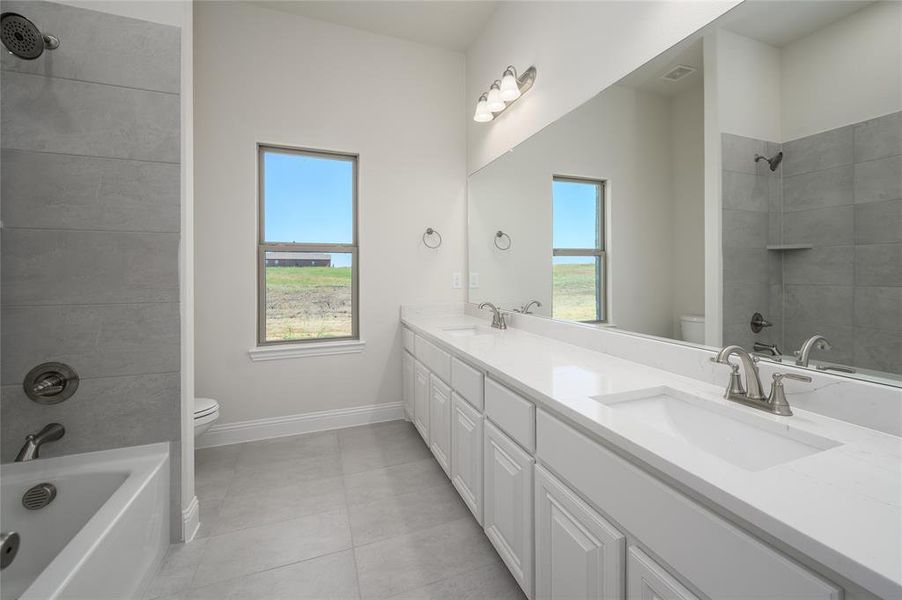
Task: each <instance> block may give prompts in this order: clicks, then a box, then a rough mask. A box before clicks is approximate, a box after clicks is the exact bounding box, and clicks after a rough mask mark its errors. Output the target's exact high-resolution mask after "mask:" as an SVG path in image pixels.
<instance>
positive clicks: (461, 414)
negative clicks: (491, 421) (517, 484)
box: [451, 393, 483, 525]
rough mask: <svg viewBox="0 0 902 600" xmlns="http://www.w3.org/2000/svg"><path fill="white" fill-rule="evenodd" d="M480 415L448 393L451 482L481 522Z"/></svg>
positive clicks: (466, 403)
mask: <svg viewBox="0 0 902 600" xmlns="http://www.w3.org/2000/svg"><path fill="white" fill-rule="evenodd" d="M482 444H483V442H482V415H481V414H479V412H478V411H477V410H476V409H475V408H473V407H472V406H470V404H469V403H468V402H467V401H466V400H464V399H463V398H461V397H460V396H458V395H457V394H456V393H452V394H451V482H452V483H453V484H454V487H455V488H457V492H458V493H459V494H460V496H461V498H463V500H464V502H465V503H466V505H467V507H469V509H470V512H472V513H473V516H474V517H476V520H477V521H478V522H479V524H480V525H482Z"/></svg>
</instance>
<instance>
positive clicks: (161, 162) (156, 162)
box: [0, 146, 182, 167]
mask: <svg viewBox="0 0 902 600" xmlns="http://www.w3.org/2000/svg"><path fill="white" fill-rule="evenodd" d="M0 152H28V153H31V154H49V155H51V156H71V157H74V158H90V159H94V160H124V161H126V162H133V163H148V164H153V165H170V166H176V167H179V166H181V164H182V161H181V160H178V161H170V160H154V159H151V158H128V157H123V156H102V155H100V154H77V153H75V152H59V151H54V150H36V149H34V148H16V147H14V146H2V147H0Z"/></svg>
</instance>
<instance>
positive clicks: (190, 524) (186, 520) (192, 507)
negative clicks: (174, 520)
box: [182, 496, 200, 542]
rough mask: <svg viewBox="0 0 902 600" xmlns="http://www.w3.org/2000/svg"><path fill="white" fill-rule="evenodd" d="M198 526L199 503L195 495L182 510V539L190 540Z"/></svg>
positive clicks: (195, 533)
mask: <svg viewBox="0 0 902 600" xmlns="http://www.w3.org/2000/svg"><path fill="white" fill-rule="evenodd" d="M199 528H200V503H199V502H198V501H197V496H195V497H194V498H192V499H191V503H190V504H188V508H186V509H184V510H183V511H182V540H183V541H185V542H190V541H191V540H193V539H194V536H196V535H197V530H198V529H199Z"/></svg>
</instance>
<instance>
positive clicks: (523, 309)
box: [514, 300, 542, 315]
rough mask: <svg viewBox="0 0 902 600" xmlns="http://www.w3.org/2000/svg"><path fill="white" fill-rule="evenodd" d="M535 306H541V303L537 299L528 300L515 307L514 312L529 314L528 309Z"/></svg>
mask: <svg viewBox="0 0 902 600" xmlns="http://www.w3.org/2000/svg"><path fill="white" fill-rule="evenodd" d="M533 306H535V307H536V308H542V303H541V302H539V301H538V300H530V301H529V302H527V303H526V304H524V305H523V306H521V307H520V308H515V309H514V312H518V313H523V314H524V315H531V314H532V313H531V312H530V309H531V308H532V307H533Z"/></svg>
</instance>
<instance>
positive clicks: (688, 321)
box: [680, 315, 705, 344]
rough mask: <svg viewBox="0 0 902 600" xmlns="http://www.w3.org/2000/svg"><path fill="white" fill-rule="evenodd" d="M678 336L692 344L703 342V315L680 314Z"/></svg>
mask: <svg viewBox="0 0 902 600" xmlns="http://www.w3.org/2000/svg"><path fill="white" fill-rule="evenodd" d="M680 334H681V335H680V337H682V338H683V341H686V342H692V343H693V344H704V343H705V317H704V316H703V315H682V316H680Z"/></svg>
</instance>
